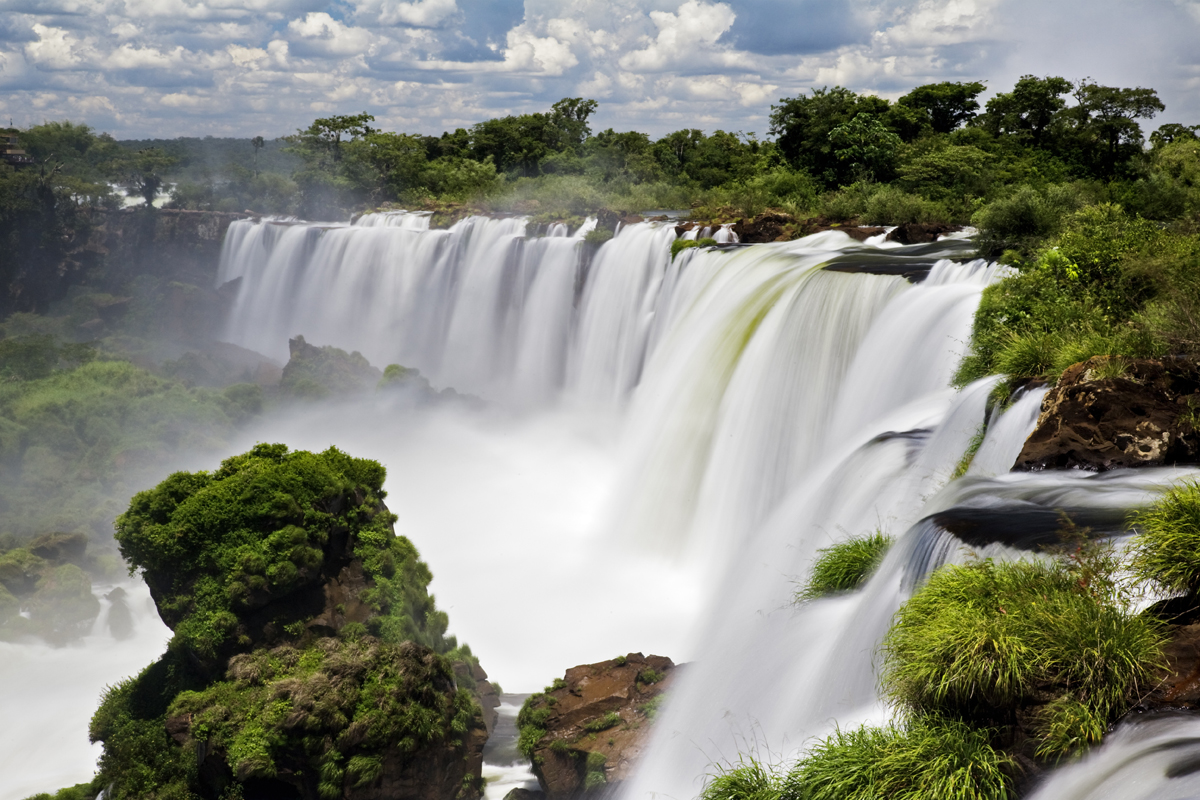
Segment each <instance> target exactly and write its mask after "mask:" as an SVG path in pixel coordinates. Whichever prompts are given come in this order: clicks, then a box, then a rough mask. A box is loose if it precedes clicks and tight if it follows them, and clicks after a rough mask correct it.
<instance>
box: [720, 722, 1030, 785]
mask: <svg viewBox="0 0 1200 800" xmlns="http://www.w3.org/2000/svg"><path fill="white" fill-rule="evenodd" d="M991 737H992V732H991V731H988V730H980V729H977V728H973V727H971V726H970V725H968V724H966V723H964V722H961V721H957V720H950V719H941V718H938V717H926V716H917V717H914V718H912V719H910V720H908V721H906V722H904V723H902V724H900V725H893V726H888V727H885V728H873V727H862V728H858V729H855V730H851V731H842V730H838V731H836V732H835V733H834V734H833V735H832V736H830V737H828V738H826V739H824V740H822V741H820V742H818V743H817V744H816V745H815V746H814V747H813V748H812V749H811V750H810V752H809V754H808V756H807V757H806V758H804V759H803V760H801V761H800V762H799V763H798V764H797V765H796V766H795V767H794V768H793V769H792V771H791V772H790V773H789V774H788V776H787V778H786V780H785V781H784V782H783V786H782V788H781V790H780V791H779V794H778V796H779V797H780V798H781V800H870V799H871V798H878V797H886V798H888V800H1006V799H1007V798H1010V797H1013V796H1014V792H1013V786H1012V778H1013V774H1014V772H1015V769H1016V765H1015V763H1014V762H1013V760H1012V759H1011V758H1010V757H1009V756H1007V755H1005V754H1004V753H1003V752H1001V751H999V750H997V749H995V747H993V745H992V742H991ZM714 800H716V798H714Z"/></svg>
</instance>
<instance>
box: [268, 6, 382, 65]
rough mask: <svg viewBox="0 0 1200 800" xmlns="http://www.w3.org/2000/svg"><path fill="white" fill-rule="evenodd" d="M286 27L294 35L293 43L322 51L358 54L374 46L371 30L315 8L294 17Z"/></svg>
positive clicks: (347, 54)
mask: <svg viewBox="0 0 1200 800" xmlns="http://www.w3.org/2000/svg"><path fill="white" fill-rule="evenodd" d="M287 29H288V32H289V33H290V34H291V35H292V37H293V39H292V41H293V43H302V44H303V45H304V46H305V47H307V48H309V49H310V50H312V51H314V52H317V53H320V54H323V55H330V56H349V55H357V54H359V53H364V52H366V51H367V49H368V48H369V47H370V46H371V34H370V33H369V32H368V31H366V30H365V29H363V28H353V27H350V26H349V25H346V24H345V23H343V22H340V21H338V20H336V19H334V18H333V17H331V16H330V15H329V14H327V13H325V12H324V11H312V12H309V13H308V14H307V15H306V16H305V17H304V18H303V19H294V20H292V21H291V22H289V23H288V26H287Z"/></svg>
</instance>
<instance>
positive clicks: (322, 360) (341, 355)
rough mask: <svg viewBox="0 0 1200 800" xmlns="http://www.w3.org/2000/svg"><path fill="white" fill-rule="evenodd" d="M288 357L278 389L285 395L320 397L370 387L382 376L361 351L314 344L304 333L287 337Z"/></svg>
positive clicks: (297, 397)
mask: <svg viewBox="0 0 1200 800" xmlns="http://www.w3.org/2000/svg"><path fill="white" fill-rule="evenodd" d="M288 352H289V354H290V356H291V357H290V359H289V360H288V363H287V366H285V367H284V368H283V378H282V380H281V381H280V383H279V391H280V393H281V394H282V395H284V396H286V397H293V398H296V399H301V400H323V399H325V398H327V397H335V396H338V395H347V394H356V393H362V392H366V391H369V390H371V389H372V388H374V387H375V386H376V384H378V383H379V381H380V379H381V378H382V377H383V373H381V372H380V371H379V370H378V369H377V368H375V367H373V366H371V362H369V361H367V359H366V357H365V356H363V354H362V353H360V352H358V351H357V350H355V351H354V352H353V353H347V352H346V351H345V350H340V349H338V348H336V347H330V346H328V345H326V346H324V347H317V346H315V345H311V344H309V343H308V342H306V341H304V337H303V336H297V337H296V338H295V339H290V340H288Z"/></svg>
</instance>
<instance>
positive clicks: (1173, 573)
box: [1130, 481, 1200, 594]
mask: <svg viewBox="0 0 1200 800" xmlns="http://www.w3.org/2000/svg"><path fill="white" fill-rule="evenodd" d="M1134 525H1135V526H1136V527H1137V528H1138V529H1139V530H1140V533H1138V535H1137V536H1135V537H1134V539H1133V544H1132V547H1131V548H1130V554H1131V563H1130V568H1131V570H1132V572H1133V574H1134V575H1135V576H1136V577H1138V578H1140V579H1142V580H1145V581H1153V582H1155V583H1157V584H1159V585H1161V586H1162V587H1163V588H1165V589H1167V590H1168V591H1172V592H1187V593H1189V594H1192V593H1195V592H1196V591H1197V590H1198V589H1200V482H1196V481H1186V482H1184V483H1180V484H1178V485H1176V486H1174V487H1172V488H1171V489H1169V490H1168V491H1167V492H1166V493H1165V494H1163V496H1162V497H1161V498H1160V499H1159V500H1158V502H1156V503H1155V504H1154V505H1152V506H1151V507H1150V508H1148V509H1146V510H1145V511H1143V512H1141V513H1140V514H1138V515H1137V516H1136V517H1135V518H1134Z"/></svg>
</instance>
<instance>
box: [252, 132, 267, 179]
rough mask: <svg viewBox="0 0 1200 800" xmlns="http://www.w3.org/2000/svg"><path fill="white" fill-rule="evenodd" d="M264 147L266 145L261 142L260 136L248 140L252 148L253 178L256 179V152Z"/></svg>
mask: <svg viewBox="0 0 1200 800" xmlns="http://www.w3.org/2000/svg"><path fill="white" fill-rule="evenodd" d="M264 145H266V142H264V141H263V137H261V136H255V137H254V138H253V139H251V140H250V146H251V147H253V148H254V177H256V178H257V177H258V151H259V150H261V149H263V146H264Z"/></svg>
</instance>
